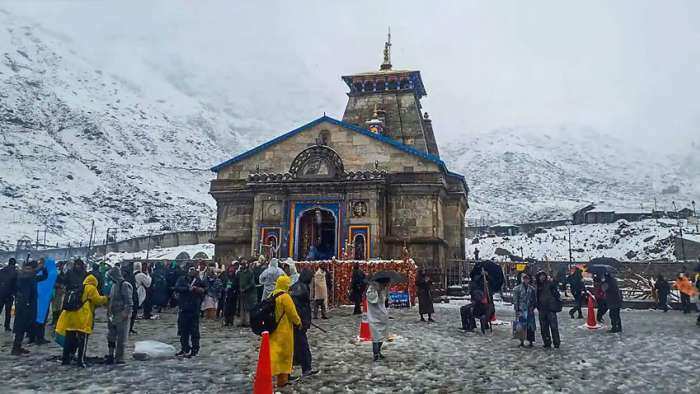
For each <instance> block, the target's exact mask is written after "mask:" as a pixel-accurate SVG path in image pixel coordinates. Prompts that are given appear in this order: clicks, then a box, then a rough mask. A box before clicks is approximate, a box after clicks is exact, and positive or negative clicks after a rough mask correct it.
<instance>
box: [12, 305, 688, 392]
mask: <svg viewBox="0 0 700 394" xmlns="http://www.w3.org/2000/svg"><path fill="white" fill-rule="evenodd" d="M457 306H458V304H449V305H436V314H435V319H436V320H437V323H434V324H428V323H420V322H419V320H418V315H417V310H416V309H415V308H413V309H409V310H394V309H392V310H390V315H391V316H392V317H393V320H391V321H390V331H391V332H392V333H393V334H395V335H397V336H398V339H397V340H396V341H395V342H393V343H386V344H385V345H384V348H383V350H384V353H385V356H386V359H385V360H384V361H381V362H378V363H373V362H372V358H371V357H372V356H371V345H370V344H369V343H362V344H357V343H355V342H354V340H353V338H354V337H355V336H356V335H357V333H358V327H359V323H360V317H359V316H352V315H351V312H352V309H351V308H349V307H343V308H338V309H334V310H332V311H331V312H330V319H329V320H317V321H315V323H316V324H318V325H320V326H322V327H323V328H324V329H326V330H327V331H328V332H327V333H322V332H321V331H319V330H317V329H315V328H312V329H311V330H310V331H309V339H310V344H311V349H312V353H313V362H314V365H315V367H316V368H318V369H319V370H320V371H321V372H320V374H319V375H316V376H314V377H312V378H308V379H305V380H303V381H301V382H298V383H296V384H294V385H293V386H291V387H289V388H286V389H283V390H280V391H281V392H283V393H335V392H348V393H389V392H400V393H424V392H445V393H448V392H449V393H453V392H472V393H486V392H513V393H515V392H531V393H549V392H569V393H592V392H624V393H665V392H668V393H670V392H674V393H692V392H696V390H697V387H699V386H698V385H700V378H699V376H698V374H697V362H696V361H695V360H697V351H698V349H699V348H700V337H699V336H698V335H697V329H698V328H697V326H695V321H694V320H695V315H683V314H681V313H680V312H674V311H672V312H668V313H662V312H658V311H623V312H622V322H623V329H624V333H622V334H621V335H617V334H607V333H605V332H604V331H603V330H599V331H589V330H586V329H582V328H580V325H581V324H582V321H583V320H578V319H577V320H572V319H569V318H568V316H565V313H561V314H560V315H559V317H560V320H559V323H560V332H561V338H562V347H561V348H560V349H558V350H554V349H552V350H544V349H542V348H541V345H542V341H541V337H540V335H539V332H538V333H537V342H536V347H535V348H533V349H521V348H518V347H517V342H516V341H514V340H513V339H511V327H510V325H502V326H496V327H495V328H494V330H493V333H487V335H485V336H482V335H481V334H478V333H476V334H465V333H463V332H462V331H461V330H459V329H458V328H459V327H460V319H459V312H458V310H457ZM498 314H500V316H499V318H500V319H501V320H504V321H511V320H512V319H513V313H512V310H509V309H504V308H499V310H498ZM160 316H161V319H160V320H150V321H142V320H139V321H137V323H136V330H137V331H138V334H137V335H134V336H132V337H131V338H130V345H129V351H128V353H129V354H131V351H132V349H133V344H134V342H135V341H141V340H147V339H152V340H158V341H161V342H164V343H168V344H172V345H174V346H175V347H176V348H177V347H178V343H179V342H178V338H177V336H176V335H177V329H176V326H175V321H176V315H175V314H173V313H162V314H161V315H160ZM105 325H106V323H105V318H104V313H103V312H102V310H98V318H97V321H96V324H95V332H94V333H93V335H91V337H90V342H89V350H88V353H89V355H91V356H102V355H104V354H105V352H106V351H107V344H106V340H105ZM538 329H539V327H538ZM201 334H202V351H201V353H200V355H199V357H197V358H196V359H190V360H187V359H185V360H179V359H176V358H174V357H171V358H169V359H159V360H150V361H135V360H131V359H129V360H128V363H127V364H126V365H124V366H118V367H112V368H110V367H106V366H102V365H94V366H91V367H90V368H89V369H87V370H80V369H77V368H75V367H62V366H60V365H59V364H58V362H56V361H48V360H47V359H48V358H49V357H50V356H52V355H57V354H59V348H58V346H57V345H55V344H53V343H52V344H49V345H47V346H43V347H41V348H37V347H34V346H30V347H28V348H29V349H30V350H31V351H32V352H31V353H30V354H29V355H28V356H24V357H21V358H15V357H10V356H8V354H9V351H10V350H9V349H10V343H11V337H10V335H9V334H8V333H5V334H0V352H2V354H3V357H0V370H2V371H6V372H7V377H6V378H5V379H4V381H3V383H4V384H5V386H4V388H5V389H6V390H9V391H44V392H45V391H52V392H56V391H65V390H76V392H86V393H87V392H89V393H91V394H93V393H102V392H127V391H133V390H142V391H148V392H153V393H161V392H187V393H192V392H224V391H225V392H234V393H249V392H251V388H252V384H251V382H252V380H253V376H254V371H255V367H256V364H257V347H258V343H259V338H258V337H257V336H255V335H253V334H252V333H251V332H250V330H249V329H247V328H237V327H236V328H222V327H221V324H220V323H219V322H204V323H203V324H202V327H201ZM660 334H662V335H663V339H661V338H660V336H659V335H660ZM37 370H39V371H45V372H43V373H41V374H39V375H37V374H36V371H37ZM295 374H297V375H298V374H299V371H298V370H296V371H295Z"/></svg>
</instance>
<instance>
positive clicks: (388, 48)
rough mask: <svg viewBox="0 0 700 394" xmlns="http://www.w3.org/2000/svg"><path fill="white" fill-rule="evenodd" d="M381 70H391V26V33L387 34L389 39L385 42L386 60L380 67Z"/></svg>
mask: <svg viewBox="0 0 700 394" xmlns="http://www.w3.org/2000/svg"><path fill="white" fill-rule="evenodd" d="M379 69H380V70H391V26H389V33H388V34H387V40H386V42H385V43H384V62H382V65H381V66H380V67H379Z"/></svg>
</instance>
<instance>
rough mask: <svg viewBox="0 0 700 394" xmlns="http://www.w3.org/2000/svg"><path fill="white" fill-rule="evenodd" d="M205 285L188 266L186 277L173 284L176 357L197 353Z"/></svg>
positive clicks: (191, 355)
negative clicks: (176, 335) (177, 348)
mask: <svg viewBox="0 0 700 394" xmlns="http://www.w3.org/2000/svg"><path fill="white" fill-rule="evenodd" d="M206 291H207V285H206V284H205V283H204V282H203V281H202V280H201V279H200V278H199V275H198V273H197V269H196V268H195V267H194V266H190V267H189V268H188V270H187V276H182V277H180V279H178V281H177V283H176V284H175V292H176V293H177V294H178V298H177V302H178V307H179V312H178V316H177V330H178V332H179V333H180V346H181V348H180V351H179V352H178V353H177V354H176V356H184V357H194V356H196V355H197V353H199V308H200V306H201V304H202V298H204V294H205V293H206Z"/></svg>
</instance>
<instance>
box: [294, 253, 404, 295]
mask: <svg viewBox="0 0 700 394" xmlns="http://www.w3.org/2000/svg"><path fill="white" fill-rule="evenodd" d="M355 263H360V270H362V271H363V272H364V273H365V274H367V279H369V278H370V277H371V276H372V274H374V273H375V272H379V271H396V272H399V273H402V274H404V275H406V277H407V278H408V283H400V284H396V285H392V286H391V289H392V291H396V290H398V291H406V290H408V294H409V298H410V300H411V304H415V298H416V273H417V271H418V268H417V267H416V264H415V263H414V262H413V261H408V262H404V261H403V260H378V261H353V260H323V261H297V262H295V265H296V267H297V271H299V272H301V270H302V269H310V270H312V272H315V271H316V269H317V268H318V266H319V265H322V264H323V265H325V266H326V268H327V269H328V270H329V271H330V272H331V274H332V277H333V294H332V295H331V294H329V295H328V296H329V297H330V299H329V300H328V301H329V302H331V301H332V302H333V303H335V304H336V305H348V304H352V302H351V301H350V300H349V298H348V293H349V291H350V282H351V279H352V267H353V266H354V265H355Z"/></svg>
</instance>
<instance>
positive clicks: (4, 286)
mask: <svg viewBox="0 0 700 394" xmlns="http://www.w3.org/2000/svg"><path fill="white" fill-rule="evenodd" d="M16 286H17V260H15V259H14V258H11V259H10V260H9V261H8V262H7V266H5V267H3V268H2V269H0V313H2V310H3V308H4V309H5V331H8V332H9V331H12V329H11V328H10V321H11V320H12V303H13V302H14V300H15V288H16Z"/></svg>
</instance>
